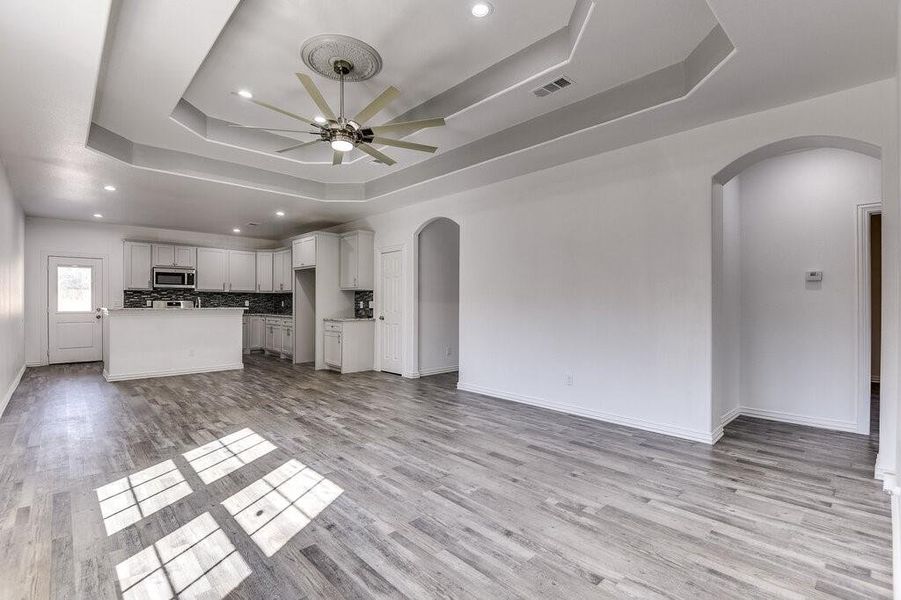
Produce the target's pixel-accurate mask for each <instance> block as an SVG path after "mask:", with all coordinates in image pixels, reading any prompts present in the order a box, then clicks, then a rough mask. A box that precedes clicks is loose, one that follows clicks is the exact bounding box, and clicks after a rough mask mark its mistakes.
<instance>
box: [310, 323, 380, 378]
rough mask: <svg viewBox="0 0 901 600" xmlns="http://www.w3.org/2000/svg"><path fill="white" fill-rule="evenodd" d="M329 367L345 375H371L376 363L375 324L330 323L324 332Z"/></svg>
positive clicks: (326, 325) (324, 344) (325, 353)
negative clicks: (365, 372) (364, 373)
mask: <svg viewBox="0 0 901 600" xmlns="http://www.w3.org/2000/svg"><path fill="white" fill-rule="evenodd" d="M322 336H323V337H322V354H323V359H324V361H325V364H326V366H327V367H328V368H329V369H332V370H334V371H340V372H341V373H357V372H359V371H371V370H372V367H373V363H374V360H375V355H374V345H375V321H373V320H372V319H326V320H325V323H323V331H322Z"/></svg>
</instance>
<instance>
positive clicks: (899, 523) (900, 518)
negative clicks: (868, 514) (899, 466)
mask: <svg viewBox="0 0 901 600" xmlns="http://www.w3.org/2000/svg"><path fill="white" fill-rule="evenodd" d="M885 491H886V492H888V493H889V494H891V497H890V498H889V504H890V505H891V509H892V579H893V582H894V589H895V590H896V593H895V595H894V597H895V598H897V597H898V595H899V594H898V593H897V590H898V589H899V586H901V488H899V487H898V486H897V485H894V482H893V485H892V487H886V488H885Z"/></svg>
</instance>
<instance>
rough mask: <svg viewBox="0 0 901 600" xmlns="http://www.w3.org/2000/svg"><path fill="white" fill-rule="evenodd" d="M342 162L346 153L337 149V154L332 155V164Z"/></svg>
mask: <svg viewBox="0 0 901 600" xmlns="http://www.w3.org/2000/svg"><path fill="white" fill-rule="evenodd" d="M342 162H344V153H343V152H338V151H337V150H335V154H334V155H333V156H332V166H333V167H334V166H336V165H340V164H341V163H342Z"/></svg>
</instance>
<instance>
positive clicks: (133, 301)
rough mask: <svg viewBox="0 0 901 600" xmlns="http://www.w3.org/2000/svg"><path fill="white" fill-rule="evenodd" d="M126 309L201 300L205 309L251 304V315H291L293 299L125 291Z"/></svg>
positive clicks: (245, 295)
mask: <svg viewBox="0 0 901 600" xmlns="http://www.w3.org/2000/svg"><path fill="white" fill-rule="evenodd" d="M124 293H125V298H124V303H123V306H124V307H125V308H145V307H146V306H147V301H148V300H193V301H194V303H195V304H196V303H197V299H198V298H200V302H201V306H202V307H204V308H220V307H239V308H240V307H243V306H244V302H245V301H246V302H249V303H250V308H248V310H247V312H248V313H250V314H273V315H282V314H284V315H290V314H291V312H292V308H293V306H292V302H293V297H292V295H291V294H240V293H227V294H225V293H222V292H192V291H185V290H165V289H164V290H125V292H124Z"/></svg>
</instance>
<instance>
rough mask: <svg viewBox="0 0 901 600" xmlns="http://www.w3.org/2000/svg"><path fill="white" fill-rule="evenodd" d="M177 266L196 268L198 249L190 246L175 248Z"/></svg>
mask: <svg viewBox="0 0 901 600" xmlns="http://www.w3.org/2000/svg"><path fill="white" fill-rule="evenodd" d="M175 266H176V267H184V268H194V267H196V266H197V248H191V247H189V246H176V247H175Z"/></svg>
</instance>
